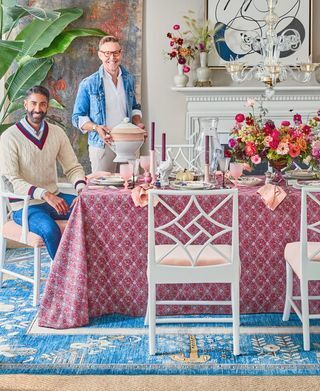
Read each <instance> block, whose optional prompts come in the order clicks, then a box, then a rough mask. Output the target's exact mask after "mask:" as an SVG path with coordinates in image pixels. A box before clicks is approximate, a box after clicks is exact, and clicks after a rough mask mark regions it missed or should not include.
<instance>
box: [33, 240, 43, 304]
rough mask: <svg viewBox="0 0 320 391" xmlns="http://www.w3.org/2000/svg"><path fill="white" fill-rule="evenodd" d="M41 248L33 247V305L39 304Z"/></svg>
mask: <svg viewBox="0 0 320 391" xmlns="http://www.w3.org/2000/svg"><path fill="white" fill-rule="evenodd" d="M40 256H41V248H40V247H34V263H33V269H34V270H33V301H32V305H33V306H34V307H35V306H36V305H38V304H39V299H40V285H41V281H40V277H41V264H40Z"/></svg>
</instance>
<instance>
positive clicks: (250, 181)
mask: <svg viewBox="0 0 320 391" xmlns="http://www.w3.org/2000/svg"><path fill="white" fill-rule="evenodd" d="M229 180H230V182H232V183H233V184H235V183H236V181H235V180H234V179H232V177H231V178H229ZM262 183H263V180H262V179H260V178H257V177H254V176H241V177H240V178H239V179H238V183H237V186H257V185H261V184H262Z"/></svg>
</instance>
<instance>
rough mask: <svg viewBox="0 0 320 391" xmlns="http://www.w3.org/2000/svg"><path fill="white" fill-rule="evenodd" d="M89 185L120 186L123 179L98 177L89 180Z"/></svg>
mask: <svg viewBox="0 0 320 391" xmlns="http://www.w3.org/2000/svg"><path fill="white" fill-rule="evenodd" d="M91 183H94V184H95V185H100V186H110V185H112V186H122V185H123V184H124V179H123V178H121V177H120V176H116V175H110V176H105V177H99V178H94V179H91Z"/></svg>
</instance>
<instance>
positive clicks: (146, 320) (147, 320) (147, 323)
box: [144, 304, 149, 326]
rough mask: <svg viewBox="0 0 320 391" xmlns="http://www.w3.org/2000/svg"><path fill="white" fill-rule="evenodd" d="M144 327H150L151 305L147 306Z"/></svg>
mask: <svg viewBox="0 0 320 391" xmlns="http://www.w3.org/2000/svg"><path fill="white" fill-rule="evenodd" d="M144 325H145V326H148V325H149V304H148V305H147V311H146V316H145V317H144Z"/></svg>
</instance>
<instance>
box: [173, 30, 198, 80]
mask: <svg viewBox="0 0 320 391" xmlns="http://www.w3.org/2000/svg"><path fill="white" fill-rule="evenodd" d="M173 30H174V31H175V32H174V33H171V32H169V33H167V37H168V38H169V40H170V41H169V45H170V48H171V49H170V51H169V52H168V53H167V55H168V56H169V58H170V60H173V59H176V60H177V63H178V64H180V65H182V66H183V72H184V73H188V72H189V71H190V67H189V65H187V64H189V63H190V60H191V59H193V58H194V48H193V47H192V46H191V44H188V43H187V41H186V40H185V38H183V36H182V34H181V32H180V25H179V24H175V25H174V26H173Z"/></svg>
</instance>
